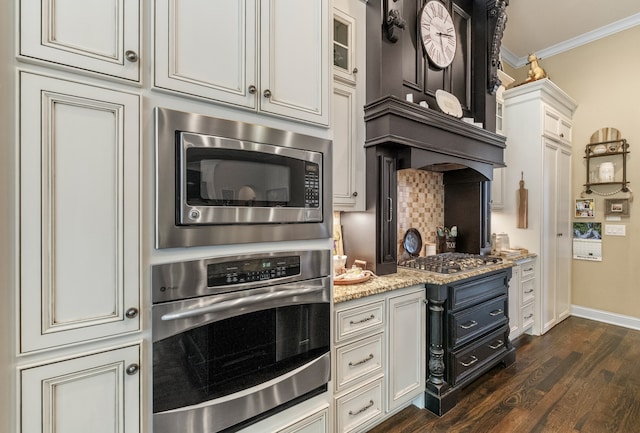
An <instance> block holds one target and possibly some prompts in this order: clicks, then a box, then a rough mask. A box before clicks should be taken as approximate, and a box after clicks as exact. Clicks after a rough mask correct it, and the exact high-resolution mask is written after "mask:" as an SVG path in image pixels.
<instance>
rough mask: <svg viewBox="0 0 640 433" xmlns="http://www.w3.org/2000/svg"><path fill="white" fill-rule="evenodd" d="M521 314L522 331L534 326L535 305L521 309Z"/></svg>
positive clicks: (531, 304)
mask: <svg viewBox="0 0 640 433" xmlns="http://www.w3.org/2000/svg"><path fill="white" fill-rule="evenodd" d="M520 314H521V318H522V329H527V328H528V327H529V326H531V325H533V322H534V320H533V317H534V315H533V303H530V304H528V305H524V306H523V307H522V308H521V309H520Z"/></svg>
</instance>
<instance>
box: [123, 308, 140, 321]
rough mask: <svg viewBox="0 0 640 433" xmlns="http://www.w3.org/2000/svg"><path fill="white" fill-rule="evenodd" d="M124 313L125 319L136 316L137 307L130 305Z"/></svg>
mask: <svg viewBox="0 0 640 433" xmlns="http://www.w3.org/2000/svg"><path fill="white" fill-rule="evenodd" d="M124 315H125V316H127V319H133V318H135V317H137V316H138V309H137V308H134V307H131V308H129V309H128V310H127V311H126V312H125V313H124Z"/></svg>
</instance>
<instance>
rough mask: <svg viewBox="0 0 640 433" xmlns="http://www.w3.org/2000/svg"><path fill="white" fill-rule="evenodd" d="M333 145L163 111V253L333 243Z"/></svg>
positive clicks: (159, 192) (159, 128) (159, 236)
mask: <svg viewBox="0 0 640 433" xmlns="http://www.w3.org/2000/svg"><path fill="white" fill-rule="evenodd" d="M331 179H332V175H331V141H329V140H325V139H322V138H318V137H312V136H308V135H303V134H297V133H293V132H290V131H284V130H279V129H274V128H268V127H265V126H260V125H254V124H249V123H242V122H237V121H231V120H226V119H219V118H214V117H208V116H204V115H200V114H194V113H185V112H180V111H175V110H170V109H166V108H156V179H155V180H156V196H155V199H156V248H175V247H190V246H202V245H224V244H237V243H251V242H267V241H285V240H300V239H320V238H328V237H331V225H332V223H331V218H332V214H331Z"/></svg>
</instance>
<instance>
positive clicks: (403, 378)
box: [387, 288, 426, 411]
mask: <svg viewBox="0 0 640 433" xmlns="http://www.w3.org/2000/svg"><path fill="white" fill-rule="evenodd" d="M425 297H426V292H425V290H424V288H421V289H420V290H419V291H414V292H411V293H407V294H406V295H401V296H393V297H390V298H389V358H388V359H389V375H388V381H387V382H388V384H389V392H388V394H389V398H388V400H387V410H388V411H393V410H395V409H398V408H400V407H402V406H405V405H406V403H408V402H410V401H411V400H413V399H414V398H415V397H416V395H419V394H421V393H422V392H423V391H424V387H425V379H426V377H425V374H426V372H425V368H424V366H425V360H426V347H425V320H426V307H425V302H424V301H425Z"/></svg>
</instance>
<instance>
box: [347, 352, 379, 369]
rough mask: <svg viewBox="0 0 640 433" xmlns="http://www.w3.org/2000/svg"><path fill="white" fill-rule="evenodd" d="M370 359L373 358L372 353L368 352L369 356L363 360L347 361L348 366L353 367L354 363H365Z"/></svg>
mask: <svg viewBox="0 0 640 433" xmlns="http://www.w3.org/2000/svg"><path fill="white" fill-rule="evenodd" d="M372 359H373V353H371V354H369V356H368V357H366V358H365V359H363V360H360V361H356V362H350V363H349V367H355V366H356V365H361V364H364V363H367V362H369V361H371V360H372Z"/></svg>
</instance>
